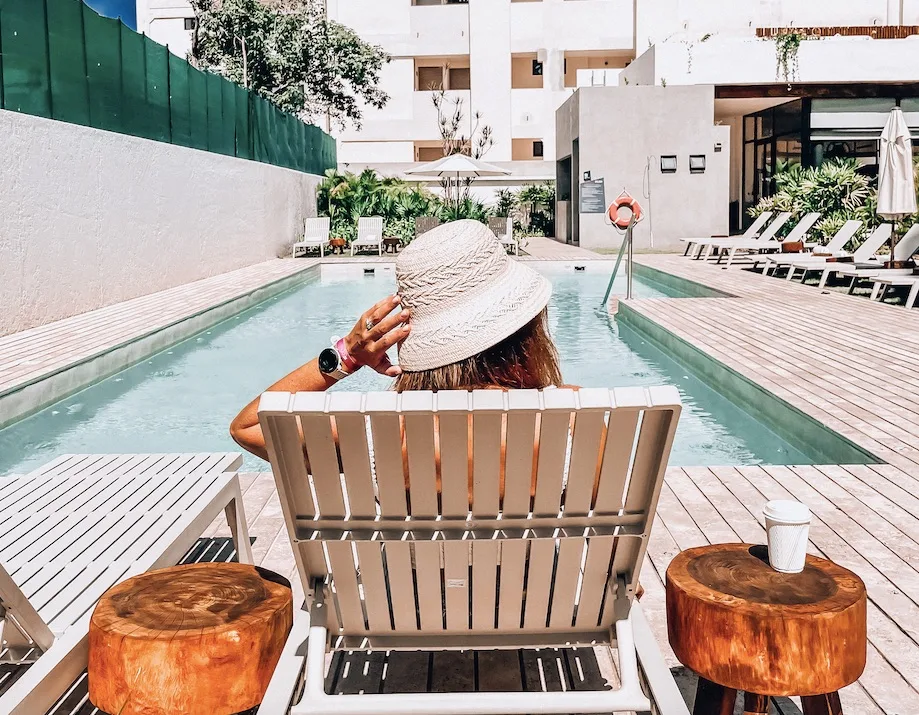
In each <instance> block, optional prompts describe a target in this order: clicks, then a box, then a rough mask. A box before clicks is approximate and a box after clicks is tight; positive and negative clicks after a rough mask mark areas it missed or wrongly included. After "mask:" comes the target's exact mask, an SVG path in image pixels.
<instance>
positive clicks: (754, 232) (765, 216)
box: [680, 211, 772, 256]
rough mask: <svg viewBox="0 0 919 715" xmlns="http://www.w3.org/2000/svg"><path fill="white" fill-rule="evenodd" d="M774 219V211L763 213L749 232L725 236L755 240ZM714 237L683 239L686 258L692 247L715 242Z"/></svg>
mask: <svg viewBox="0 0 919 715" xmlns="http://www.w3.org/2000/svg"><path fill="white" fill-rule="evenodd" d="M770 218H772V211H763V212H762V213H761V214H760V215H759V216H757V217H756V220H755V221H753V223H751V224H750V225H749V226H748V227H747V230H746V231H744V232H743V233H742V234H739V235H737V236H725V237H724V238H744V239H747V238H755V237H756V236H758V235H759V232H760V231H762V230H763V226H765V225H766V222H767V221H768V220H769V219H770ZM714 238H716V237H714V236H706V237H705V238H699V237H693V238H681V239H680V240H681V241H682V242H683V243H685V244H686V250H685V251H683V255H684V256H688V255H689V252H690V251H691V250H692V247H693V246H695V245H696V244H698V243H700V242H706V241H711V240H713V239H714Z"/></svg>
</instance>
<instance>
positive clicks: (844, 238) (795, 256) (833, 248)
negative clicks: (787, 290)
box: [753, 219, 862, 275]
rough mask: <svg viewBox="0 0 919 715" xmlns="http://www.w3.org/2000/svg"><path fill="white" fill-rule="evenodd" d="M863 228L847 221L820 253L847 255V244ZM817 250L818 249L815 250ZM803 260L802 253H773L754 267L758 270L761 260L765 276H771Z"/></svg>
mask: <svg viewBox="0 0 919 715" xmlns="http://www.w3.org/2000/svg"><path fill="white" fill-rule="evenodd" d="M861 227H862V222H861V221H858V220H856V219H852V220H850V221H846V222H845V223H844V224H843V225H842V226H841V227H840V229H839V230H838V231H837V232H836V235H834V236H833V238H831V239H830V242H829V243H828V244H827V245H826V246H822V247H821V248H820V253H821V254H825V255H826V256H837V255H842V254H844V253H845V248H846V244H848V243H849V241H851V240H852V238H853V237H854V236H855V234H856V233H858V230H859V229H860V228H861ZM814 250H816V249H814ZM802 258H805V257H804V256H802V255H801V254H800V253H784V254H783V253H773V254H770V255H767V256H759V257H757V258H755V259H754V261H753V267H754V268H756V266H757V264H758V263H759V261H760V260H762V261H763V263H764V265H763V275H769V270H770V269H772V271H773V273H774V272H775V270H776V269H778V268H780V267H782V266H785V267H788V266H790V265H791V264H793V263H795V262H796V261H800V260H801V259H802ZM807 258H819V257H818V256H807Z"/></svg>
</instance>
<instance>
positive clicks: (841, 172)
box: [749, 159, 879, 243]
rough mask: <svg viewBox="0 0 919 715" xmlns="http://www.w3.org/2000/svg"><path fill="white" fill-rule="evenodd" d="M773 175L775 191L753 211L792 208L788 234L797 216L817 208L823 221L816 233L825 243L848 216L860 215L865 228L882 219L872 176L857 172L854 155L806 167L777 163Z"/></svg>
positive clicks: (855, 217) (788, 209) (752, 210)
mask: <svg viewBox="0 0 919 715" xmlns="http://www.w3.org/2000/svg"><path fill="white" fill-rule="evenodd" d="M777 169H778V170H777V172H776V174H775V175H774V180H775V188H776V191H775V193H774V194H773V195H772V196H767V197H765V198H763V199H761V200H760V202H759V203H758V204H757V205H756V206H754V207H753V208H751V209H750V212H749V213H750V215H751V216H753V217H756V216H759V215H760V214H761V213H762V212H763V211H776V212H778V211H790V212H791V213H792V220H791V221H789V222H788V223H787V224H786V225H785V227H783V230H782V231H781V232H780V233H781V234H782V235H785V234H787V233H788V232H789V231H790V230H791V228H792V227H793V226H794V224H795V222H796V220H797V219H800V218H801V217H802V216H804V214H806V213H810V212H812V211H817V212H819V213H820V214H821V218H820V221H818V222H817V224H816V225H815V226H814V234H815V235H816V236H817V237H818V239H819V240H820V241H821V242H822V243H827V242H829V240H830V238H832V236H833V234H834V233H835V232H836V231H837V230H838V229H839V227H841V226H842V224H843V223H845V222H846V221H848V220H849V219H859V220H861V221H862V222H863V223H864V224H865V228H873V227H874V226H876V225H877V224H878V222H879V219H878V217H877V215H876V214H875V212H874V210H873V209H874V207H876V206H877V191H876V190H875V189H874V188H872V186H871V180H870V179H869V178H868V177H867V176H864V175H862V174H859V173H858V163H857V162H856V161H855V160H853V159H833V160H831V161H826V162H824V163H823V164H821V165H820V166H816V167H809V168H804V167H802V166H801V165H800V164H797V163H792V164H786V165H784V166H779V167H777Z"/></svg>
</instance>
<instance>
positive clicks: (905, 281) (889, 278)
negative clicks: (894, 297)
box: [871, 275, 919, 309]
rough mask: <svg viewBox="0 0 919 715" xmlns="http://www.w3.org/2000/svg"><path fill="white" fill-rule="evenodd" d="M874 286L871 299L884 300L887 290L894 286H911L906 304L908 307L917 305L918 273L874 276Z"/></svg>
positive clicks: (918, 290) (918, 292) (918, 295)
mask: <svg viewBox="0 0 919 715" xmlns="http://www.w3.org/2000/svg"><path fill="white" fill-rule="evenodd" d="M871 280H872V281H873V282H874V287H873V288H872V290H871V300H878V301H882V300H884V298H885V297H886V296H887V291H888V290H890V289H891V288H893V287H894V286H909V293H908V294H907V296H906V302H905V303H904V305H905V306H906V308H907V309H909V308H913V307H914V306H915V305H916V299H917V298H919V276H917V275H905V276H904V275H899V276H896V275H882V276H875V277H872V278H871Z"/></svg>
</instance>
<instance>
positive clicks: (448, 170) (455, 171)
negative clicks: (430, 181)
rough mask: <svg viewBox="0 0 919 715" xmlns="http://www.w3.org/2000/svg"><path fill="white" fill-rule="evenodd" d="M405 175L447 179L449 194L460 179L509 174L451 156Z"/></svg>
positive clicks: (454, 155) (496, 167)
mask: <svg viewBox="0 0 919 715" xmlns="http://www.w3.org/2000/svg"><path fill="white" fill-rule="evenodd" d="M405 173H406V174H410V175H412V176H436V177H439V178H441V179H447V192H448V194H449V190H450V184H451V182H455V185H456V186H457V187H458V186H459V180H460V179H474V178H477V177H480V176H507V175H508V174H510V173H511V172H509V171H507V170H506V169H502V168H501V167H500V166H495V165H494V164H488V163H486V162H484V161H481V160H479V159H473V158H472V157H471V156H466V155H465V154H451V155H450V156H445V157H443V158H442V159H437V160H436V161H432V162H429V163H427V164H422V165H421V166H419V167H416V168H414V169H410V170H409V171H406V172H405ZM448 199H449V196H448ZM456 200H457V202H459V191H457V196H456Z"/></svg>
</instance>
